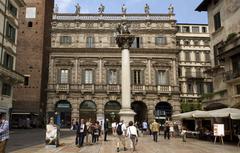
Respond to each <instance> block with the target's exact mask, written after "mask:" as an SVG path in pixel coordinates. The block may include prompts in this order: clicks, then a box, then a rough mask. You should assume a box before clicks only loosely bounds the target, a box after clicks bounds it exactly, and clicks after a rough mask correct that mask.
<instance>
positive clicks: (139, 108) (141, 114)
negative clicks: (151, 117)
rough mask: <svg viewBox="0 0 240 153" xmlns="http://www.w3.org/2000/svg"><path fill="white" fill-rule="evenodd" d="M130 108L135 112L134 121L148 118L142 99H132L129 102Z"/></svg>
mask: <svg viewBox="0 0 240 153" xmlns="http://www.w3.org/2000/svg"><path fill="white" fill-rule="evenodd" d="M131 109H132V110H133V111H134V112H135V113H136V115H135V116H134V122H139V123H142V122H143V121H145V120H147V119H148V113H147V112H148V108H147V105H146V104H145V103H144V102H143V101H134V102H132V103H131Z"/></svg>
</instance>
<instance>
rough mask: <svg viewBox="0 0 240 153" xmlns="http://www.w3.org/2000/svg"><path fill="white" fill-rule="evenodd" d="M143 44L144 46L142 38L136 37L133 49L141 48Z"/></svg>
mask: <svg viewBox="0 0 240 153" xmlns="http://www.w3.org/2000/svg"><path fill="white" fill-rule="evenodd" d="M141 44H142V38H141V37H135V39H134V41H133V44H132V48H141Z"/></svg>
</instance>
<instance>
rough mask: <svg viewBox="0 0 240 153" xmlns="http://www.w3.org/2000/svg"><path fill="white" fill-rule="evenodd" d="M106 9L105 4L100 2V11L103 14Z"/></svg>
mask: <svg viewBox="0 0 240 153" xmlns="http://www.w3.org/2000/svg"><path fill="white" fill-rule="evenodd" d="M104 11H105V6H104V5H103V4H100V6H99V7H98V13H100V14H103V12H104Z"/></svg>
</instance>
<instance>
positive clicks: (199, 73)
mask: <svg viewBox="0 0 240 153" xmlns="http://www.w3.org/2000/svg"><path fill="white" fill-rule="evenodd" d="M196 77H197V78H202V72H201V68H196Z"/></svg>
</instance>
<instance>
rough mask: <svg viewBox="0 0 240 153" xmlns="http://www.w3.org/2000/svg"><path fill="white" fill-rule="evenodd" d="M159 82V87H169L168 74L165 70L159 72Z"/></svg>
mask: <svg viewBox="0 0 240 153" xmlns="http://www.w3.org/2000/svg"><path fill="white" fill-rule="evenodd" d="M157 81H158V85H167V84H168V72H167V71H165V70H158V74H157Z"/></svg>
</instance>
